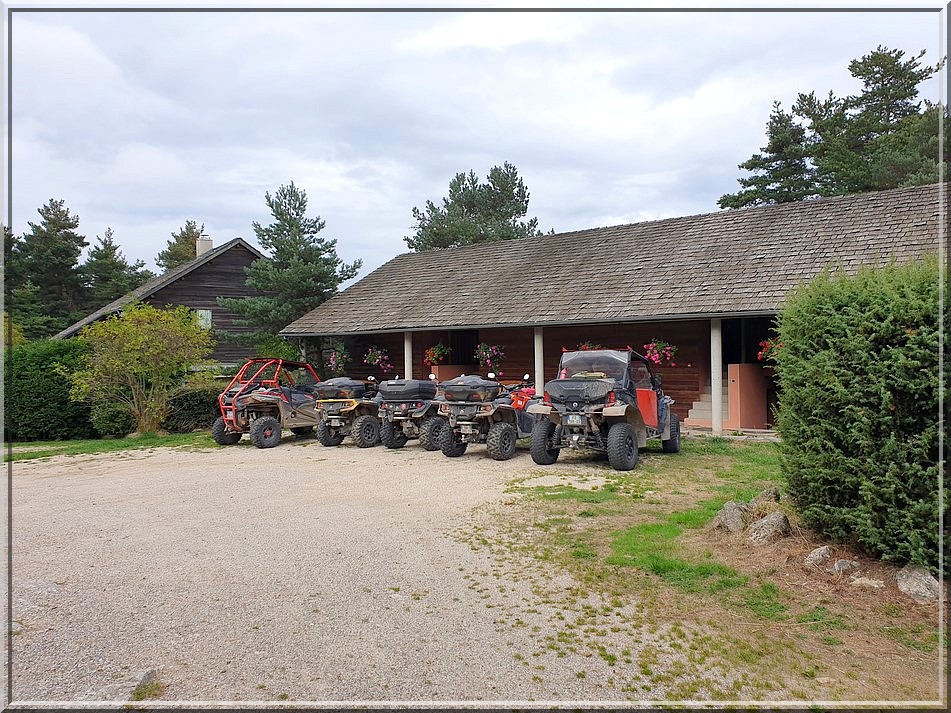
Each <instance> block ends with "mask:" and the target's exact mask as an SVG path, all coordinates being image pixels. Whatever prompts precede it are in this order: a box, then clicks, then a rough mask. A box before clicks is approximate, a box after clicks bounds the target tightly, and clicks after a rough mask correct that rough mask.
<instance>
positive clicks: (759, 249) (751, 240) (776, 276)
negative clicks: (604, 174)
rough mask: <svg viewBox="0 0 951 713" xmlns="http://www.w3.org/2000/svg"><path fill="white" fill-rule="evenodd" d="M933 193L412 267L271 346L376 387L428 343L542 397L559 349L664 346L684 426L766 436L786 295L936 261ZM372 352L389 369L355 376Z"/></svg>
mask: <svg viewBox="0 0 951 713" xmlns="http://www.w3.org/2000/svg"><path fill="white" fill-rule="evenodd" d="M943 195H944V193H943V190H941V187H939V186H938V185H930V186H919V187H914V188H904V189H896V190H890V191H882V192H877V193H866V194H862V195H855V196H842V197H835V198H826V199H819V200H810V201H803V202H797V203H787V204H782V205H771V206H764V207H759V208H748V209H743V210H735V211H721V212H716V213H709V214H704V215H694V216H687V217H681V218H671V219H666V220H657V221H651V222H644V223H635V224H632V225H620V226H614V227H607V228H593V229H590V230H579V231H573V232H568V233H561V234H557V235H543V236H538V237H531V238H525V239H521V240H511V241H506V242H497V243H483V244H478V245H471V246H466V247H460V248H449V249H444V250H434V251H429V252H421V253H406V254H402V255H399V256H397V257H395V258H393V259H392V260H390V261H389V262H387V263H386V264H384V265H382V266H381V267H379V268H378V269H377V270H375V271H374V272H372V273H370V274H369V275H367V276H366V277H364V278H363V279H362V280H360V281H359V282H357V283H356V284H354V285H352V286H351V287H349V288H348V289H346V290H344V291H343V292H341V293H340V294H339V295H337V296H335V297H333V298H332V299H330V300H328V301H327V302H325V303H324V304H322V305H320V306H319V307H317V308H316V309H315V310H313V311H312V312H310V313H308V314H307V315H305V316H304V317H301V318H300V319H298V320H297V321H295V322H293V323H292V324H289V325H288V326H287V327H285V328H284V329H283V330H282V332H281V333H282V334H283V335H284V336H286V337H297V338H299V339H301V340H302V341H307V340H316V339H318V338H321V337H328V336H333V337H338V338H343V339H344V340H345V343H346V344H347V346H348V350H349V352H350V354H351V355H352V356H353V358H354V359H353V363H352V364H351V369H350V373H351V375H352V376H355V377H365V376H367V375H369V374H374V375H375V376H376V377H377V378H380V377H382V376H389V377H391V378H392V377H393V376H395V375H396V373H399V375H401V376H403V377H412V378H426V376H428V374H429V373H430V371H431V368H430V367H429V366H428V365H426V364H424V363H423V356H424V352H425V350H426V349H428V348H429V347H431V346H433V345H434V344H437V343H442V344H443V345H445V346H448V347H450V348H451V350H452V351H451V353H450V357H449V361H448V362H444V363H443V364H442V365H441V366H440V368H441V369H442V372H443V373H442V374H439V376H440V378H442V377H444V376H448V375H452V374H454V373H461V372H463V371H466V372H467V373H473V372H475V371H477V370H478V367H477V365H476V364H475V359H474V357H473V352H474V350H475V347H476V345H477V344H478V343H480V342H486V343H489V344H495V345H500V346H502V347H503V349H504V352H505V360H504V362H503V366H502V369H503V372H504V374H505V376H506V378H511V377H516V378H517V377H520V376H521V375H522V374H523V373H525V372H528V373H530V374H532V375H534V379H535V382H536V384H542V383H544V382H545V381H546V380H549V379H552V378H554V376H555V372H556V369H557V366H558V360H559V355H560V353H561V351H562V349H563V348H566V349H574V348H576V347H577V346H578V345H579V344H581V343H582V342H593V343H597V344H600V345H602V346H604V347H607V348H624V347H626V346H631V347H632V348H633V349H635V350H636V351H640V352H643V351H644V345H645V344H647V343H649V342H650V341H651V340H654V339H659V340H663V341H665V342H668V343H670V344H673V345H675V346H676V347H677V353H676V358H675V360H674V363H673V364H666V365H664V366H662V367H660V369H659V372H660V373H661V375H662V378H663V388H664V390H665V392H667V393H668V394H670V395H671V396H672V397H673V398H674V399H676V404H675V405H674V407H673V408H674V410H675V411H676V412H677V413H678V414H679V415H680V417H681V418H682V419H684V421H685V424H686V425H687V426H688V427H689V426H694V427H707V428H711V429H712V430H713V432H714V433H719V432H722V431H723V430H740V429H760V428H768V427H770V426H771V412H770V410H769V403H770V401H771V400H772V399H773V398H774V396H773V394H774V385H773V383H772V379H771V375H770V372H769V370H768V369H764V365H763V363H762V362H759V361H758V360H757V354H758V352H759V350H760V346H759V343H760V341H762V340H765V339H766V338H768V337H769V335H770V327H771V325H772V323H773V320H774V318H775V316H776V314H777V313H778V311H779V309H780V308H781V306H782V304H783V300H784V298H785V296H786V294H787V292H788V291H789V290H790V289H791V288H794V287H795V286H796V285H797V284H798V283H800V282H801V281H804V280H808V279H810V278H811V277H813V276H815V275H816V274H818V273H819V272H820V271H821V270H823V269H825V268H838V269H842V270H844V271H845V272H847V273H854V272H855V271H856V270H857V269H858V268H859V267H861V266H863V265H876V266H877V265H883V264H886V263H888V262H889V261H891V260H897V261H901V262H904V261H911V260H917V259H920V258H921V257H922V256H924V255H925V254H928V253H936V252H937V251H938V248H939V231H940V230H941V229H942V228H941V225H942V224H941V222H940V216H941V215H943V211H942V210H941V205H940V203H941V201H943V200H945V199H944V198H943ZM370 346H377V347H382V348H384V349H386V350H387V351H388V353H389V355H390V357H391V361H392V363H393V364H394V365H395V367H396V368H395V371H393V372H390V373H388V374H385V375H384V374H383V373H382V372H381V371H380V370H379V369H375V368H370V367H367V366H366V365H364V364H363V363H362V358H363V356H362V355H363V354H365V353H366V350H367V349H368V348H369V347H370ZM674 364H675V365H674ZM442 367H446V368H444V369H443V368H442Z"/></svg>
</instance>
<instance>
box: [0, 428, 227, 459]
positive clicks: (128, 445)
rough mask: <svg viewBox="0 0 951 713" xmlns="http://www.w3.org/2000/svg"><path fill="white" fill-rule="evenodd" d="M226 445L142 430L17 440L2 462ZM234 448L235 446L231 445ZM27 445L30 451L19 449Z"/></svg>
mask: <svg viewBox="0 0 951 713" xmlns="http://www.w3.org/2000/svg"><path fill="white" fill-rule="evenodd" d="M178 447H192V448H202V447H207V448H225V447H226V446H219V445H218V444H217V443H215V442H214V441H213V440H211V436H210V435H209V434H207V433H173V434H169V435H167V436H160V435H157V434H155V433H143V434H142V435H141V436H135V437H129V436H126V437H125V438H101V439H90V440H78V441H30V442H27V443H14V444H13V454H12V458H11V454H10V453H8V452H6V451H5V452H4V454H3V462H4V463H7V462H9V461H10V460H13V461H24V460H35V459H37V458H50V457H52V456H77V455H91V454H95V453H115V452H118V451H131V450H141V449H143V448H178ZM232 447H233V446H232ZM20 448H28V449H29V450H18V449H20Z"/></svg>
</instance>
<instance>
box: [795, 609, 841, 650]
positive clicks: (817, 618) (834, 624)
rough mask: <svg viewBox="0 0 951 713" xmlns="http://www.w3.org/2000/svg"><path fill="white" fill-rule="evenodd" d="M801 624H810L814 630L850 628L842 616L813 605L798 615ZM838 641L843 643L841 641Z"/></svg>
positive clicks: (797, 618) (797, 619)
mask: <svg viewBox="0 0 951 713" xmlns="http://www.w3.org/2000/svg"><path fill="white" fill-rule="evenodd" d="M796 621H797V622H799V623H800V624H806V623H808V624H809V628H810V629H811V630H812V631H828V630H829V629H848V628H849V627H848V625H847V624H846V623H845V622H844V621H842V619H841V618H839V617H837V616H835V615H834V614H832V613H830V612H829V610H828V609H826V608H825V607H813V608H812V609H810V610H809V611H807V612H803V613H802V614H800V615H799V616H797V617H796ZM838 643H840V644H841V643H842V642H841V641H839V642H838Z"/></svg>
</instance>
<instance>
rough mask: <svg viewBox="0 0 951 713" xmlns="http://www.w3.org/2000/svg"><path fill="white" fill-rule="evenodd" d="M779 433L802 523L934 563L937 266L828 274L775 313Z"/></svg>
mask: <svg viewBox="0 0 951 713" xmlns="http://www.w3.org/2000/svg"><path fill="white" fill-rule="evenodd" d="M778 332H779V338H780V340H781V342H782V346H781V347H780V348H779V350H778V354H777V361H778V375H779V380H780V387H781V393H780V397H779V421H778V429H779V432H780V435H781V437H782V445H781V453H782V458H783V469H784V470H785V473H786V477H787V479H788V482H789V492H790V495H791V496H792V497H793V500H794V501H795V503H796V505H797V508H798V511H799V513H800V515H801V517H802V519H803V521H804V522H805V523H806V524H807V525H808V526H810V527H812V528H814V529H816V530H817V531H819V532H820V533H822V534H824V535H826V536H828V537H830V538H832V539H836V540H849V541H853V542H855V543H856V544H858V545H859V546H860V547H862V548H863V549H864V550H865V551H867V552H868V553H870V554H873V555H876V556H879V557H881V558H882V559H885V560H892V561H897V562H913V563H916V564H922V565H926V566H929V567H931V568H935V567H936V565H937V562H938V478H939V471H938V388H939V385H938V262H937V259H928V260H925V261H924V262H923V263H918V264H912V265H896V264H892V265H890V266H888V267H885V268H882V269H874V270H873V269H863V270H860V271H859V273H858V274H857V275H856V276H854V277H848V276H844V275H842V274H840V273H832V272H826V273H824V274H822V275H820V276H819V277H817V278H816V279H814V280H813V281H811V282H810V283H808V284H806V285H803V286H801V287H800V288H798V289H797V290H795V291H794V292H793V293H792V294H791V295H790V297H789V299H788V300H787V303H786V305H785V307H784V308H783V310H782V313H781V314H780V315H779V319H778Z"/></svg>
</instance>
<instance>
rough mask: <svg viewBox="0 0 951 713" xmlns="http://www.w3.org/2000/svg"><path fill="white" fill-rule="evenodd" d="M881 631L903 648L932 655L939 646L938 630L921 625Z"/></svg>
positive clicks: (884, 627)
mask: <svg viewBox="0 0 951 713" xmlns="http://www.w3.org/2000/svg"><path fill="white" fill-rule="evenodd" d="M879 631H880V632H881V633H883V634H884V635H885V636H887V637H888V638H889V639H892V640H893V641H897V642H898V643H899V644H901V645H902V646H907V647H908V648H909V649H914V650H915V651H923V652H925V653H931V652H932V651H934V650H935V648H936V647H937V646H938V630H937V629H935V628H934V627H926V626H923V625H921V624H913V625H911V626H909V627H908V628H907V629H906V628H905V627H901V626H883V627H881V628H879Z"/></svg>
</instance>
